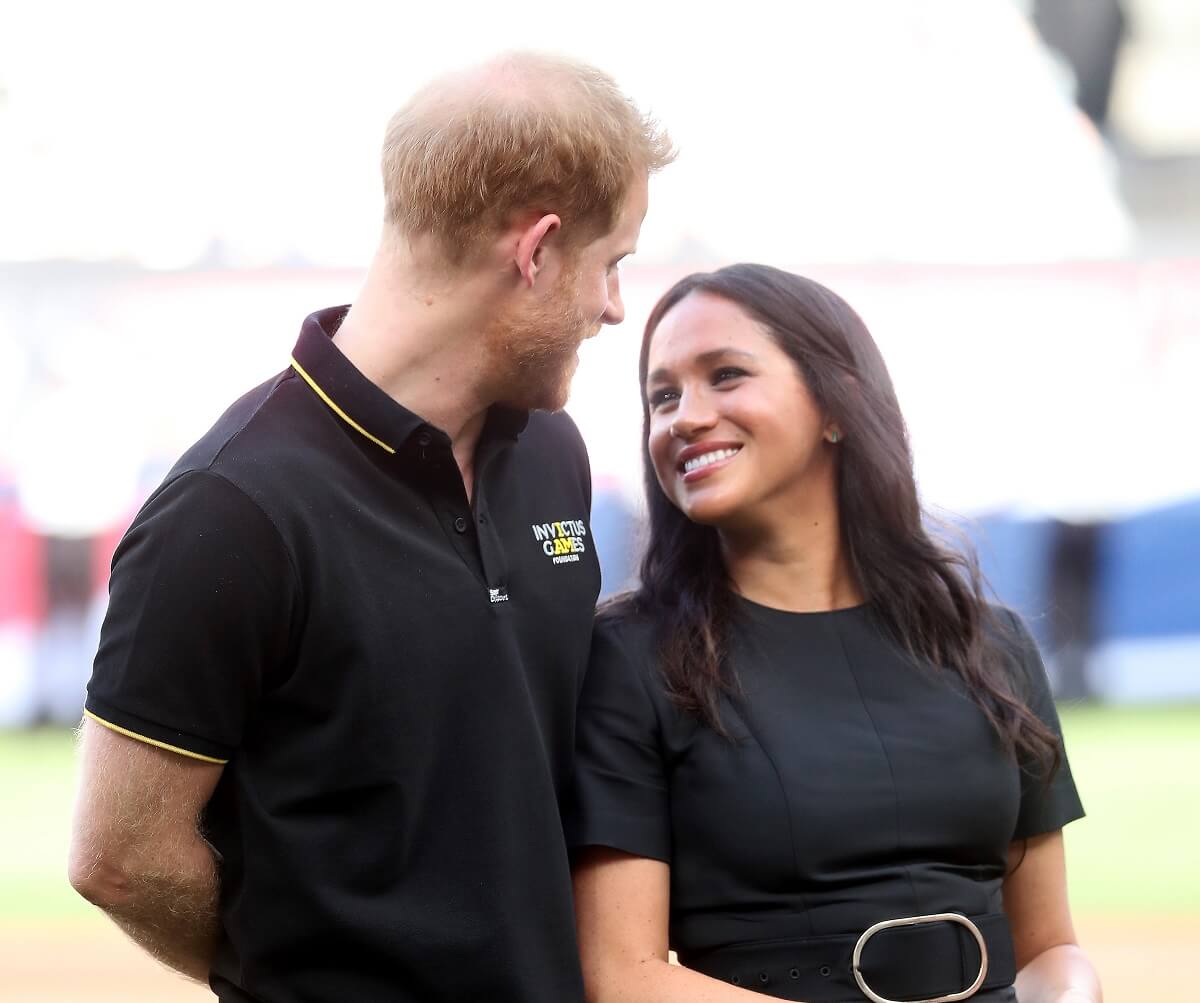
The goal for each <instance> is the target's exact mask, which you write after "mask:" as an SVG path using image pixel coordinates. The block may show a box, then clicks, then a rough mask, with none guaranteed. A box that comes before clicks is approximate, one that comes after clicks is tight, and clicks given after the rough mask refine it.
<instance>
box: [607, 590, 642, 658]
mask: <svg viewBox="0 0 1200 1003" xmlns="http://www.w3.org/2000/svg"><path fill="white" fill-rule="evenodd" d="M654 625H655V618H654V616H653V615H652V613H651V612H650V610H649V608H648V607H647V606H646V603H645V601H644V600H643V599H642V598H641V597H640V596H639V595H638V594H637V593H636V592H623V593H621V594H620V595H617V596H613V597H612V598H611V599H608V600H606V601H605V602H603V603H601V604H600V606H599V607H598V608H597V609H596V624H595V628H594V630H595V633H596V634H597V635H599V636H601V637H604V638H606V639H608V640H611V641H616V642H619V643H621V644H632V645H634V646H635V647H641V646H653V644H654V636H655V627H654Z"/></svg>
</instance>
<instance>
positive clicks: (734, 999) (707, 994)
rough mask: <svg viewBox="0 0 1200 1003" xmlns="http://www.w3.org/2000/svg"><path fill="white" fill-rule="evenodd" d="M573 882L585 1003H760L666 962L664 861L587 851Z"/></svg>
mask: <svg viewBox="0 0 1200 1003" xmlns="http://www.w3.org/2000/svg"><path fill="white" fill-rule="evenodd" d="M574 874H575V924H576V928H577V929H578V931H579V954H580V958H581V959H582V961H583V981H584V986H585V987H586V990H587V1000H588V1003H752V1001H755V1000H757V1001H760V1003H761V1000H762V999H763V997H762V996H761V995H759V994H758V993H752V992H748V991H747V990H745V989H738V988H737V987H735V986H731V985H727V984H726V983H724V982H721V981H719V980H718V979H711V978H709V977H708V976H707V975H701V974H700V973H699V972H693V971H691V970H690V969H688V968H681V967H679V966H678V965H672V964H671V963H670V962H669V961H668V960H667V923H668V917H669V914H670V902H671V898H670V897H671V891H670V889H671V884H670V879H671V869H670V868H669V867H668V866H667V865H666V864H664V863H663V862H662V861H659V860H648V859H647V858H645V857H635V856H632V855H631V854H628V853H622V852H621V851H620V850H610V849H608V848H607V847H589V848H587V849H585V850H581V851H579V853H578V854H577V855H576V859H575V869H574Z"/></svg>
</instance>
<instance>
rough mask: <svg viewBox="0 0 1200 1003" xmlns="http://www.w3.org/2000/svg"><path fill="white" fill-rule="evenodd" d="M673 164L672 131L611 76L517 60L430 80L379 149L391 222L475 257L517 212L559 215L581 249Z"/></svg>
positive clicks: (531, 57)
mask: <svg viewBox="0 0 1200 1003" xmlns="http://www.w3.org/2000/svg"><path fill="white" fill-rule="evenodd" d="M674 159H675V150H674V148H673V147H672V145H671V141H670V139H669V138H668V136H667V134H666V133H665V132H664V131H663V130H662V129H661V128H660V127H659V126H658V124H657V123H656V122H655V121H654V120H653V119H652V118H650V117H649V116H647V115H644V114H643V113H642V112H640V111H639V110H638V109H637V107H636V106H635V105H634V104H633V102H632V101H630V100H629V98H627V97H626V96H625V95H624V94H622V93H621V91H620V90H619V89H618V88H617V85H616V83H615V82H614V81H613V79H612V78H611V77H609V76H608V75H607V74H606V73H602V72H601V71H600V70H597V69H595V68H594V67H591V66H588V65H586V64H583V63H577V62H573V61H570V60H567V59H562V58H556V57H552V56H544V55H535V54H530V53H513V54H510V55H507V56H503V57H501V58H500V59H498V60H496V61H494V62H492V63H489V64H487V65H486V66H484V67H482V68H480V69H477V70H474V71H469V72H467V73H465V74H460V75H458V76H456V77H451V78H446V79H443V80H440V81H436V82H434V83H432V84H429V85H428V86H426V87H425V88H424V89H422V90H421V91H419V92H418V93H417V94H416V95H414V97H413V98H412V99H411V100H410V101H409V102H408V103H407V104H406V105H405V106H404V107H403V108H401V109H400V110H399V111H398V112H396V114H395V115H394V116H393V117H392V120H391V122H390V123H389V124H388V129H387V136H386V138H385V139H384V144H383V188H384V196H385V198H386V201H387V221H388V222H389V223H390V224H391V225H392V226H394V227H395V228H396V229H397V230H398V231H399V232H400V233H402V234H406V235H409V236H419V235H429V236H432V237H434V238H436V239H437V240H438V242H439V243H440V244H441V245H442V249H443V251H444V253H445V255H446V257H447V258H448V259H449V260H450V261H451V262H452V263H461V262H462V261H463V260H465V259H468V258H470V257H472V256H473V253H474V252H475V251H476V250H477V249H478V248H479V247H480V245H481V244H482V243H483V241H484V240H485V239H486V238H488V237H490V236H492V235H493V234H496V233H499V232H500V231H501V230H502V229H503V228H504V227H505V226H506V225H508V224H509V223H510V221H511V220H512V218H513V217H514V215H515V214H517V213H519V212H521V211H523V210H528V211H533V212H538V213H555V214H557V215H558V216H559V217H560V218H561V219H562V221H563V227H564V231H565V236H566V238H567V241H568V242H569V243H572V244H576V245H578V244H579V243H582V242H584V241H586V240H589V239H595V238H596V237H599V236H602V235H603V234H605V233H608V232H609V231H611V230H612V228H613V226H614V225H615V224H616V220H617V216H618V214H619V213H620V210H621V206H622V204H623V202H624V199H625V196H626V194H627V192H628V190H629V186H630V184H631V183H632V182H633V180H634V179H635V178H636V176H637V173H638V172H639V171H644V172H646V173H652V172H654V171H657V170H659V169H661V168H663V167H665V166H666V165H667V164H669V163H670V162H671V161H672V160H674Z"/></svg>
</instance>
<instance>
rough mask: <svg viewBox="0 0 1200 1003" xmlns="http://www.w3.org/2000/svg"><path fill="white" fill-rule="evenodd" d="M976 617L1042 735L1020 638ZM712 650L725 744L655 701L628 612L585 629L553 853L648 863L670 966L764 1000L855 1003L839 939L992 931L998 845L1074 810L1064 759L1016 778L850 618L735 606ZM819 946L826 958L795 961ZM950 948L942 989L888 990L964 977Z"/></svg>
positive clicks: (931, 688) (1035, 683)
mask: <svg viewBox="0 0 1200 1003" xmlns="http://www.w3.org/2000/svg"><path fill="white" fill-rule="evenodd" d="M997 617H998V619H999V620H1001V621H1002V622H1004V623H1005V624H1011V630H1005V631H1004V638H1000V637H997V639H996V643H1004V644H1006V646H1007V647H1006V650H1008V651H1010V652H1011V655H1012V657H1011V658H1010V662H1011V666H1012V672H1013V674H1014V677H1015V679H1014V681H1015V684H1016V686H1017V687H1018V691H1019V692H1020V693H1021V694H1022V695H1023V696H1024V698H1025V700H1026V702H1027V703H1028V705H1029V706H1030V708H1031V709H1032V710H1033V711H1034V712H1035V713H1037V714H1038V716H1039V717H1040V718H1041V719H1042V720H1043V721H1044V722H1045V723H1046V724H1047V725H1049V726H1050V727H1051V728H1052V729H1053V730H1054V731H1055V732H1058V733H1060V734H1061V732H1060V730H1059V723H1058V717H1057V715H1056V713H1055V710H1054V705H1053V703H1052V701H1051V699H1050V693H1049V689H1048V686H1047V682H1046V676H1045V671H1044V669H1043V666H1042V662H1041V659H1040V658H1039V656H1038V653H1037V649H1036V647H1035V645H1034V643H1033V640H1032V639H1031V638H1030V636H1029V634H1028V632H1027V631H1026V630H1025V629H1024V627H1023V625H1022V624H1020V621H1019V620H1018V619H1017V618H1016V617H1015V616H1013V615H1012V614H1011V613H1008V612H1007V611H1004V610H1000V611H997ZM730 651H731V663H732V665H733V667H734V669H735V671H736V674H737V677H738V679H739V680H740V685H741V690H742V695H741V696H740V697H738V698H736V699H732V700H726V701H724V702H723V704H722V708H721V711H722V717H723V721H724V722H725V725H726V727H727V728H728V729H729V730H730V732H731V734H732V736H733V740H732V741H729V740H726V739H722V738H721V737H719V736H718V735H716V734H715V733H714V732H713V731H712V730H710V729H709V728H707V727H706V726H704V725H703V724H701V723H700V722H699V721H698V720H697V719H696V718H695V717H693V716H691V715H689V714H686V713H683V712H681V711H679V710H678V709H677V708H676V707H675V706H674V705H673V704H672V703H671V702H670V701H669V699H668V698H667V696H666V694H665V691H664V687H663V684H662V681H661V677H660V676H659V674H658V672H657V670H656V667H655V656H654V636H653V630H652V627H651V625H650V624H649V623H648V622H646V621H645V620H643V619H641V618H638V617H636V616H634V615H631V614H628V613H626V614H622V615H615V616H614V615H611V614H608V615H602V616H601V618H600V619H599V621H598V623H597V626H596V631H595V637H594V641H593V647H592V660H591V663H590V667H589V670H588V675H587V679H586V681H585V684H584V690H583V695H582V699H581V703H580V708H579V724H578V729H579V731H578V773H577V778H578V783H577V797H576V804H575V806H574V809H573V811H572V812H571V813H570V814H569V817H568V836H569V839H570V841H571V843H572V845H573V846H576V847H580V846H588V845H593V846H596V845H598V846H608V847H614V848H617V849H620V850H624V851H627V852H629V853H633V854H637V855H639V856H643V857H651V858H654V859H656V860H662V861H666V862H668V863H669V864H670V866H671V915H670V943H671V947H672V949H673V950H675V951H676V952H678V954H679V957H680V960H681V961H682V962H683V963H684V964H686V965H688V966H689V967H696V968H699V969H700V970H702V971H706V972H707V973H708V974H711V975H713V976H714V977H720V978H725V979H727V980H729V981H733V982H735V983H736V984H739V985H743V986H745V987H746V988H749V989H755V990H757V991H760V992H763V993H765V994H767V995H769V996H776V997H779V998H784V999H788V998H791V999H813V1000H822V999H823V1000H830V1001H840V1000H862V999H865V997H864V996H863V995H862V994H861V993H860V992H859V991H858V989H857V987H856V986H855V985H854V983H853V981H852V977H850V976H849V973H848V969H849V948H847V946H846V940H845V938H846V936H847V935H849V937H850V940H849V943H850V944H853V942H854V940H855V939H856V938H857V936H858V935H859V934H861V933H862V931H863V930H865V929H866V928H867V927H869V926H871V925H872V924H874V923H876V922H879V921H881V920H886V919H894V918H900V917H911V916H916V915H926V914H931V913H942V912H954V913H960V914H964V915H967V916H970V917H980V916H986V915H988V914H993V916H992V918H993V919H997V918H998V919H999V922H1000V924H1001V925H1002V926H1003V925H1004V920H1003V916H999V917H996V916H995V915H994V914H999V913H1001V912H1002V902H1001V882H1002V880H1003V878H1004V873H1005V868H1006V864H1007V859H1008V849H1009V844H1010V843H1011V842H1012V841H1013V840H1020V839H1024V838H1028V837H1030V836H1034V835H1038V834H1040V833H1046V832H1051V831H1054V830H1057V829H1060V828H1061V827H1062V826H1063V825H1064V824H1065V823H1067V822H1069V821H1071V820H1072V819H1076V818H1079V817H1081V816H1082V815H1083V809H1082V807H1081V805H1080V802H1079V798H1078V795H1077V794H1076V790H1075V785H1074V782H1073V780H1072V778H1071V772H1070V768H1069V766H1068V765H1067V763H1066V760H1065V756H1064V759H1063V763H1062V766H1061V767H1060V769H1059V770H1058V772H1057V774H1056V775H1055V777H1054V779H1053V780H1052V782H1051V783H1049V785H1047V784H1046V783H1045V782H1044V781H1043V779H1041V777H1040V776H1038V775H1036V771H1035V770H1034V769H1033V768H1032V767H1028V766H1027V767H1026V768H1021V767H1019V766H1018V765H1017V763H1015V762H1014V761H1013V760H1012V759H1011V758H1010V757H1009V756H1008V755H1007V754H1006V753H1005V751H1004V750H1003V748H1002V746H1001V745H1000V743H999V741H998V739H997V737H996V735H995V732H994V731H993V729H992V728H991V726H990V725H989V724H988V721H987V720H986V718H985V717H984V715H983V713H982V712H981V711H980V709H979V708H978V707H977V705H976V704H975V703H973V702H972V701H971V700H970V698H969V697H968V696H967V695H966V693H965V690H964V687H963V684H962V683H961V681H960V680H959V677H958V676H957V674H956V673H953V672H949V671H945V670H936V669H933V668H931V667H928V666H926V667H918V666H915V665H913V664H912V663H911V661H908V660H906V659H905V658H904V657H903V655H902V654H901V653H900V652H899V650H898V649H897V647H896V646H895V645H894V643H892V642H891V641H890V640H889V639H888V638H887V637H886V636H885V634H884V633H883V632H882V631H881V630H880V629H879V628H878V627H877V626H876V624H875V622H874V620H873V617H872V614H871V613H870V611H869V609H868V608H867V607H865V606H860V607H855V608H852V609H846V610H838V611H834V612H828V613H788V612H783V611H780V610H775V609H769V608H767V607H764V606H760V605H757V604H755V603H751V602H749V601H748V600H744V599H740V598H739V599H738V600H737V617H736V621H735V628H734V631H733V635H732V638H731V647H730ZM934 926H935V927H936V928H937V932H938V934H939V935H942V934H945V933H946V932H947V931H949V933H950V935H951V936H952V937H953V936H954V935H956V934H958V933H959V932H961V934H962V938H961V939H962V940H963V941H966V942H970V935H969V934H967V933H966V931H965V930H962V928H960V927H957V926H953V925H952V924H944V923H943V924H935V925H934ZM931 929H932V928H929V927H926V928H924V929H923V930H921V932H922V934H923V933H924V932H925V931H929V930H931ZM893 932H897V931H893ZM898 932H899V933H900V934H901V937H900V938H899V939H895V940H894V941H893V943H892V944H891V945H890V946H889V945H884V944H883V941H884V940H886V939H887V936H888V934H886V933H885V934H880V935H879V938H878V939H877V940H873V941H872V943H871V944H868V945H867V946H866V948H864V954H863V956H864V959H865V958H866V957H867V955H868V954H869V953H870V952H871V951H872V950H875V949H876V948H879V947H881V945H882V946H883V947H884V949H885V953H886V951H887V950H888V949H891V948H897V947H898V948H899V953H900V954H901V955H902V957H901V958H900V961H901V962H903V961H904V958H903V955H904V952H905V949H904V946H903V943H902V939H903V936H904V935H905V934H904V931H898ZM1007 936H1008V934H1007V928H1006V927H1005V928H1004V930H1003V938H1007ZM820 938H830V939H829V940H828V941H827V943H828V944H829V945H830V947H829V952H828V956H827V957H824V956H822V955H821V953H820V950H819V949H818V950H817V953H815V954H814V944H815V945H817V948H819V946H820V945H821V944H823V943H826V941H822V940H821V939H820ZM799 942H804V944H805V945H806V949H805V950H804V951H803V952H799V953H796V952H792V953H791V954H789V946H788V945H789V944H798V943H799ZM989 943H990V941H989ZM764 945H765V946H764ZM872 945H874V946H872ZM924 946H926V947H927V946H928V945H924ZM968 946H969V944H968ZM1009 949H1010V950H1011V947H1010V948H1009ZM963 950H964V952H967V948H965V947H964V948H963ZM969 952H974V953H973V960H967V961H964V962H963V963H962V965H961V967H962V969H963V971H962V972H960V973H958V974H956V975H954V976H953V977H952V978H951V979H950V982H951V984H949V985H947V984H946V978H943V979H942V983H941V984H940V985H935V986H933V987H932V988H931V987H929V986H928V985H921V986H920V987H919V988H918V987H916V986H915V985H909V986H908V987H907V992H908V993H909V994H910V998H912V997H919V996H933V995H936V994H940V993H950V992H954V991H956V990H959V989H962V988H963V987H965V986H966V985H968V984H970V982H971V981H972V979H973V978H974V976H975V973H976V972H977V971H978V950H977V948H974V947H969ZM969 952H968V953H969ZM892 953H895V951H893V952H892ZM918 953H919V952H914V953H913V956H914V957H916V956H918ZM823 957H824V960H822V959H823ZM789 959H791V960H789ZM767 962H772V965H769V964H767ZM1000 965H1001V962H1000V961H998V960H996V959H993V967H994V968H999V967H1000ZM802 969H803V970H802ZM810 969H811V970H810ZM814 971H815V972H816V974H814ZM900 981H901V983H903V982H904V979H901V980H900ZM910 981H911V980H910ZM847 983H848V984H849V986H850V991H847V989H846V985H847ZM986 985H987V984H985V986H986ZM801 986H802V987H803V991H804V993H805V994H806V995H800V991H801V989H800V988H799V987H801ZM822 988H823V989H824V992H823V995H813V994H814V992H818V991H820V990H822ZM872 988H873V989H874V990H875V991H876V992H880V993H881V994H883V995H885V996H886V995H889V992H888V991H887V988H888V987H886V986H883V985H882V984H880V985H877V984H875V983H872ZM893 991H894V990H893ZM1014 998H1015V997H1014V996H1013V995H1012V992H1011V990H1010V989H1006V988H993V989H991V990H987V989H985V990H984V991H981V992H980V993H978V994H977V995H976V996H975V997H974V999H975V1000H978V1001H984V1000H988V1001H993V1000H995V1001H1000V1000H1011V999H1014Z"/></svg>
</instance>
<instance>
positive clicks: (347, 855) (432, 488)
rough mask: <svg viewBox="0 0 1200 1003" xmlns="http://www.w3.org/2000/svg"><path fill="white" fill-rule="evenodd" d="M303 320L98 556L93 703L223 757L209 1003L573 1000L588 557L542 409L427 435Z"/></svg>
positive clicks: (136, 727) (335, 315) (581, 475)
mask: <svg viewBox="0 0 1200 1003" xmlns="http://www.w3.org/2000/svg"><path fill="white" fill-rule="evenodd" d="M344 314H345V308H341V309H334V310H327V311H323V312H321V313H317V314H314V315H313V316H311V317H309V318H308V319H307V320H306V321H305V323H304V327H303V330H302V332H301V334H300V339H299V341H298V342H297V344H296V350H295V355H294V357H293V362H292V366H291V367H290V368H289V369H288V370H286V371H285V372H283V373H282V374H280V375H279V376H277V377H276V378H274V379H272V380H271V381H269V382H268V383H266V384H264V385H263V386H261V387H258V388H257V389H255V390H253V391H251V392H250V393H249V394H247V395H246V396H245V397H243V398H242V399H241V400H239V401H238V402H237V403H235V404H234V405H233V406H232V407H231V408H230V409H229V410H228V411H227V412H226V413H225V414H224V416H223V417H222V418H221V419H220V420H219V421H218V422H217V424H216V425H215V426H214V427H213V429H212V430H211V431H210V432H209V433H208V434H207V435H205V436H204V437H203V438H202V439H201V440H200V441H199V442H198V443H196V445H195V446H193V447H192V448H191V449H190V450H189V451H188V452H187V453H186V454H185V455H184V457H183V458H182V459H181V460H180V461H179V463H178V464H177V465H176V467H175V468H174V469H173V470H172V471H171V473H170V474H169V475H168V476H167V479H166V480H165V481H164V482H163V484H162V486H161V487H160V488H159V489H158V490H157V491H156V492H155V493H154V494H153V495H152V496H151V498H150V500H149V501H148V502H147V503H146V505H145V507H144V508H143V509H142V511H141V512H140V513H139V514H138V516H137V519H136V520H135V521H134V523H133V526H132V527H131V528H130V530H129V532H128V533H127V534H126V536H125V538H124V540H123V541H122V543H121V545H120V547H119V548H118V550H117V553H116V557H115V558H114V563H113V574H112V581H111V586H110V593H111V596H110V602H109V610H108V615H107V618H106V620H105V624H104V630H103V634H102V637H101V642H100V650H99V653H98V655H97V658H96V664H95V669H94V672H93V675H92V679H91V683H90V684H89V686H88V699H87V713H88V715H89V716H91V717H93V718H94V719H96V720H98V721H99V722H100V723H102V724H105V725H107V726H108V727H110V728H112V729H113V730H116V731H120V732H122V733H124V734H128V735H131V736H132V737H134V738H138V739H141V740H142V741H146V742H150V743H153V744H156V745H160V746H163V747H165V748H169V749H173V750H174V751H176V752H178V753H181V754H183V755H187V756H193V757H196V758H199V759H204V760H208V761H211V762H218V763H226V764H227V766H226V768H225V771H224V773H223V775H222V778H221V781H220V783H219V785H218V787H217V790H216V792H215V794H214V796H213V799H212V801H211V803H210V804H209V806H208V810H207V813H206V821H205V825H206V834H207V836H208V838H209V839H210V841H211V842H212V844H213V846H214V847H215V848H216V849H217V850H218V851H219V853H220V854H221V856H222V858H223V862H222V865H221V882H222V884H221V907H220V910H221V925H222V942H221V945H220V948H219V950H218V953H217V959H216V963H215V965H214V968H213V972H212V979H211V984H212V987H213V989H214V990H215V991H216V993H217V994H218V996H219V997H220V998H221V999H222V1000H225V1001H235V1000H236V1001H248V1000H254V1001H259V1003H292V1001H309V1003H317V1001H320V1003H330V1001H335V1000H336V1001H342V1000H347V1001H348V1000H353V1001H356V1003H360V1001H361V1003H366V1001H374V1000H380V1001H383V1000H387V1001H421V1003H429V1001H439V1000H445V1001H452V1000H453V1001H462V1000H489V1001H513V1003H516V1001H521V1003H530V1001H546V1003H569V1001H575V1000H581V999H582V988H581V980H580V975H579V963H578V959H577V953H576V947H575V937H574V925H573V920H572V907H571V890H570V882H569V875H568V864H567V854H566V850H565V845H564V839H563V832H562V824H561V822H560V818H559V805H558V800H559V795H560V794H561V793H563V792H564V791H565V790H566V789H567V787H568V785H569V783H570V773H571V758H572V750H573V745H574V715H575V703H576V699H577V696H578V692H579V688H580V685H581V682H582V679H583V672H584V668H585V664H586V658H587V651H588V645H589V639H590V634H591V622H592V610H593V606H594V603H595V599H596V594H597V591H598V589H599V583H600V582H599V579H600V573H599V565H598V563H597V560H596V552H595V548H594V546H593V544H592V539H591V535H590V531H589V525H588V511H589V505H590V501H591V497H590V495H591V489H590V480H589V472H588V463H587V457H586V454H585V452H584V447H583V443H582V441H581V440H580V437H579V434H578V432H577V430H576V429H575V426H574V425H573V423H572V422H571V420H570V419H569V418H567V417H566V416H565V415H562V414H546V413H540V412H538V413H534V414H531V415H526V414H525V413H523V412H515V411H511V410H507V409H503V408H499V407H497V408H493V409H492V410H491V412H490V413H489V415H488V419H487V422H486V425H485V428H484V431H483V434H482V437H481V439H480V442H479V445H478V449H477V451H476V461H475V495H474V500H473V502H469V501H468V499H467V496H466V492H465V490H464V488H463V483H462V479H461V476H460V473H459V471H458V468H457V466H456V464H455V461H454V458H453V456H452V454H451V451H450V441H449V438H448V437H447V436H446V435H445V433H443V432H442V431H440V430H439V429H437V428H434V427H432V426H430V425H429V424H428V423H426V422H424V421H423V420H422V419H421V418H419V417H418V416H416V415H414V414H412V413H411V412H409V411H408V410H406V409H405V408H403V407H401V406H400V405H398V404H397V403H396V402H395V401H393V400H392V399H391V398H390V397H388V396H387V395H386V394H385V393H384V392H383V391H382V390H381V389H379V388H378V387H377V386H375V385H374V384H373V383H371V382H370V381H369V380H367V379H366V378H365V377H364V376H363V375H362V374H361V373H360V372H358V370H357V369H355V368H354V366H352V365H351V363H350V362H349V361H348V360H347V359H346V358H345V356H343V355H342V354H341V352H340V351H339V350H338V349H337V348H336V347H335V346H334V345H333V343H332V342H331V341H330V335H331V334H332V332H333V331H334V330H336V328H337V325H338V324H339V323H340V322H341V319H342V317H343V316H344Z"/></svg>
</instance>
